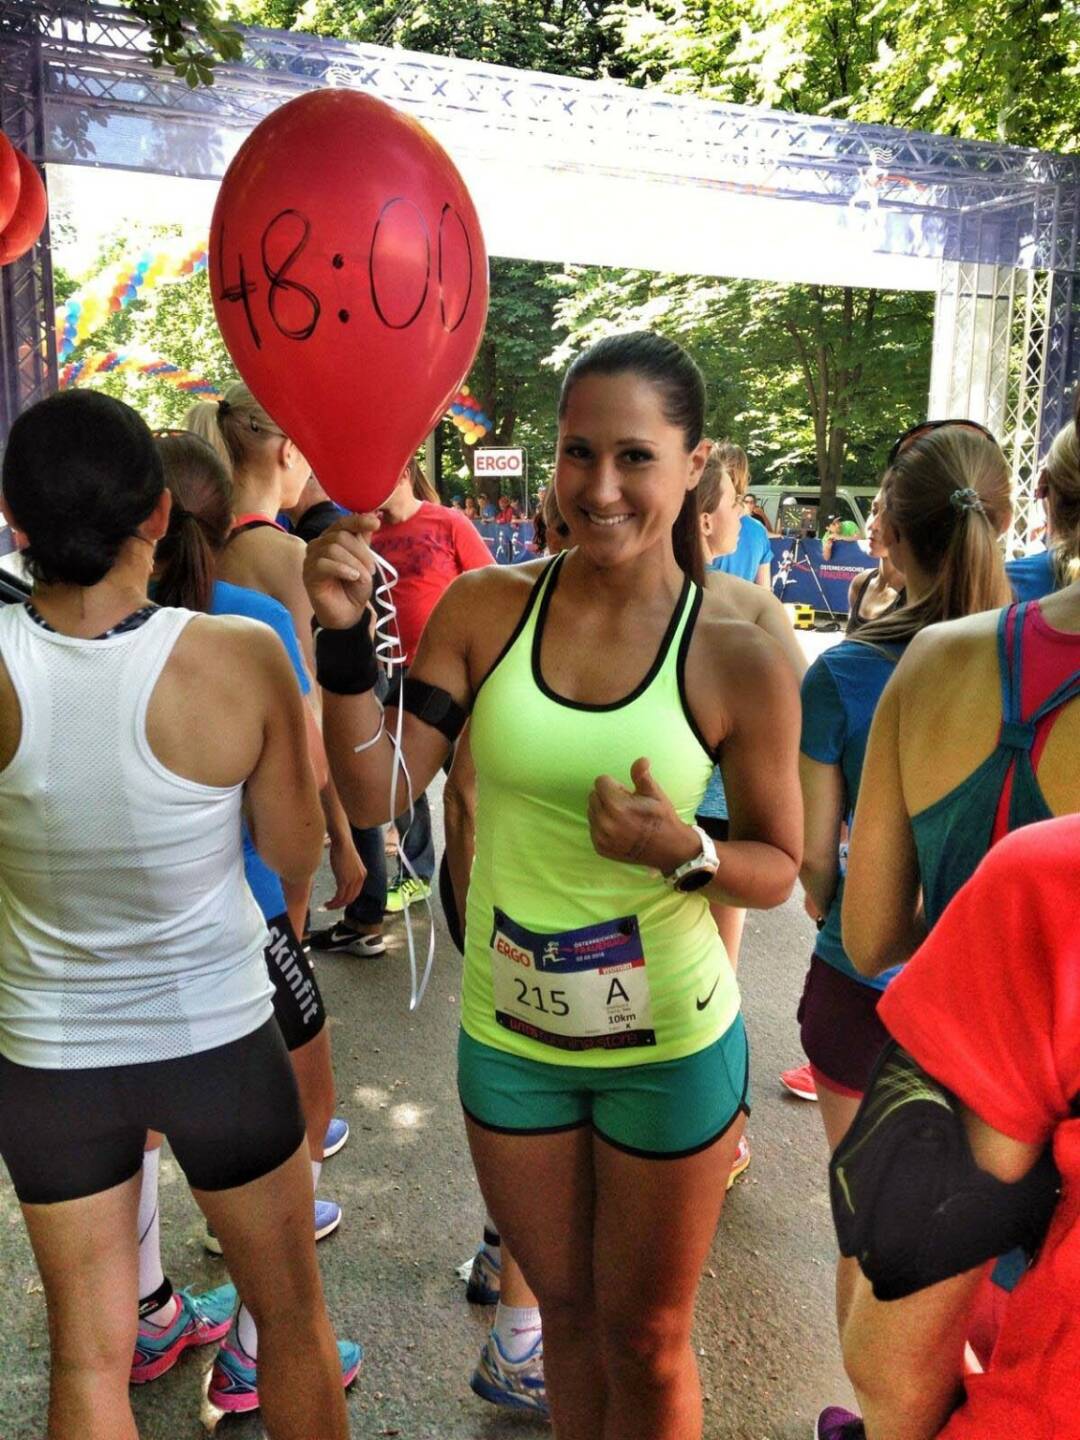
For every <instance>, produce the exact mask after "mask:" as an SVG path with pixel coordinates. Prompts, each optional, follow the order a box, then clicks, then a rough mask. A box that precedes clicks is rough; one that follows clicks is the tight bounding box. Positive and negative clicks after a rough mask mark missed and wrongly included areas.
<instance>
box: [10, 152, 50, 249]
mask: <svg viewBox="0 0 1080 1440" xmlns="http://www.w3.org/2000/svg"><path fill="white" fill-rule="evenodd" d="M15 160H16V162H17V164H18V167H19V193H18V196H17V198H16V201H15V208H14V210H12V212H11V214H10V215H9V217H8V221H7V224H6V225H5V226H4V228H3V230H0V265H10V264H11V262H12V261H13V260H18V258H19V256H20V255H25V254H26V252H27V251H28V250H29V249H30V248H31V247H32V246H33V244H34V243H35V241H36V240H37V238H38V236H39V235H40V234H41V232H42V230H43V229H44V228H45V217H46V215H47V214H48V211H49V202H48V198H47V196H46V194H45V185H44V183H43V181H42V179H41V176H40V175H39V174H38V172H37V166H36V165H33V164H31V162H30V161H29V160H28V159H27V158H26V156H25V155H24V154H23V152H22V151H21V150H16V151H15Z"/></svg>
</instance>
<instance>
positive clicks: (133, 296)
mask: <svg viewBox="0 0 1080 1440" xmlns="http://www.w3.org/2000/svg"><path fill="white" fill-rule="evenodd" d="M206 262H207V250H206V244H205V242H202V243H200V244H198V245H191V244H190V243H189V242H188V243H184V244H182V245H178V246H170V247H165V248H163V249H161V250H157V251H154V250H144V251H143V252H142V254H141V255H140V256H139V258H138V259H137V260H131V259H122V260H118V261H116V262H115V263H114V264H112V265H109V266H108V267H107V268H106V269H105V270H103V271H102V272H101V274H100V275H96V276H95V277H94V279H93V280H91V281H90V282H89V284H87V285H84V286H83V288H82V289H81V290H79V291H77V292H76V294H74V295H71V296H69V298H68V299H67V300H66V301H65V302H64V304H63V305H59V306H57V310H56V354H57V359H58V360H60V361H65V360H67V359H68V357H69V356H70V355H71V354H72V353H73V352H74V350H75V349H76V347H77V346H79V345H82V344H83V343H84V342H85V341H87V340H88V339H89V338H90V336H91V335H93V334H94V332H95V331H97V330H99V329H100V328H101V327H102V325H104V324H105V322H106V321H107V320H109V319H111V318H112V316H113V315H116V314H119V313H120V311H121V310H126V309H127V307H128V306H129V305H130V304H131V303H132V302H133V301H135V300H144V299H146V297H147V295H148V294H149V293H150V291H152V290H154V289H156V287H157V286H158V285H163V284H166V283H168V282H169V281H173V280H185V279H187V277H188V276H189V275H197V274H198V273H199V271H200V270H205V269H206Z"/></svg>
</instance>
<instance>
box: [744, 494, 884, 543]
mask: <svg viewBox="0 0 1080 1440" xmlns="http://www.w3.org/2000/svg"><path fill="white" fill-rule="evenodd" d="M877 492H878V487H877V486H876V485H840V486H838V487H837V490H836V503H835V504H834V505H832V506H831V507H830V509H829V514H830V515H839V517H840V520H841V523H843V522H844V521H851V522H852V523H853V524H855V525H857V526H858V531H859V537H860V538H863V539H864V538H865V536H866V522H867V520H868V519H869V518H870V506H871V504H872V503H873V499H874V496H875V495H876V494H877ZM748 493H749V494H750V495H752V496H753V498H754V500H755V501H756V503H757V505H758V506H759V507H760V508H761V510H762V511H764V513H765V517H766V521H767V528H768V530H769V531H770V533H772V534H774V535H816V536H820V535H822V534H823V532H824V529H825V525H826V523H827V520H828V516H826V515H822V514H820V513H819V512H820V510H821V490H820V488H819V487H818V486H817V485H751V486H750V489H749V492H748Z"/></svg>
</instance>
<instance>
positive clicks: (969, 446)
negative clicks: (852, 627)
mask: <svg viewBox="0 0 1080 1440" xmlns="http://www.w3.org/2000/svg"><path fill="white" fill-rule="evenodd" d="M881 490H882V510H883V512H884V513H885V515H886V516H887V517H888V519H889V520H890V521H891V522H892V524H893V525H894V526H895V527H896V529H897V530H898V531H899V533H900V534H901V535H902V536H903V537H904V539H905V540H906V541H907V543H908V545H909V547H910V549H911V551H912V554H913V555H914V557H915V559H916V561H917V562H918V564H919V567H920V569H921V570H922V571H923V573H924V574H926V575H928V576H930V577H932V583H931V585H930V588H929V590H928V591H927V592H926V594H925V595H923V597H922V598H921V599H920V600H918V601H916V602H915V603H913V604H910V605H905V606H903V607H902V608H901V609H900V610H896V611H894V612H893V613H892V614H891V615H883V616H881V617H880V618H879V619H877V620H871V621H870V622H869V624H867V625H864V626H863V627H862V628H861V629H860V630H859V632H858V634H857V635H856V636H855V638H856V639H857V640H863V641H865V642H867V643H869V644H877V645H881V644H886V645H888V644H903V643H905V642H906V641H908V640H910V639H911V638H912V636H914V635H916V634H918V632H919V631H920V630H922V629H923V628H924V627H925V626H927V625H936V624H937V623H938V622H939V621H941V620H955V619H958V618H959V617H960V616H962V615H974V614H977V613H978V612H979V611H982V610H996V609H999V608H1000V607H1001V606H1002V605H1008V603H1009V602H1010V600H1011V599H1012V591H1011V589H1010V587H1009V582H1008V580H1007V578H1006V575H1005V562H1004V558H1003V556H1002V552H1001V544H1000V537H1001V535H1002V534H1003V533H1004V531H1005V530H1006V528H1007V527H1008V524H1009V519H1010V516H1011V514H1012V494H1011V484H1010V477H1009V467H1008V464H1007V462H1006V460H1005V456H1004V455H1003V454H1002V452H1001V450H1000V449H999V447H998V446H997V445H996V444H994V442H993V441H992V440H989V439H987V438H986V437H985V436H983V435H981V434H979V433H978V432H977V431H974V430H969V429H965V428H964V427H962V426H959V425H949V426H943V427H942V428H941V429H939V430H932V431H930V432H929V433H928V434H926V435H923V436H921V437H920V438H919V439H918V440H916V441H914V442H913V443H912V444H911V445H909V446H908V448H907V449H906V450H904V451H903V452H902V453H901V454H900V456H899V457H898V458H897V460H896V462H895V463H894V464H893V466H892V468H891V469H890V470H889V471H888V472H887V473H886V475H885V478H884V480H883V481H882V487H881Z"/></svg>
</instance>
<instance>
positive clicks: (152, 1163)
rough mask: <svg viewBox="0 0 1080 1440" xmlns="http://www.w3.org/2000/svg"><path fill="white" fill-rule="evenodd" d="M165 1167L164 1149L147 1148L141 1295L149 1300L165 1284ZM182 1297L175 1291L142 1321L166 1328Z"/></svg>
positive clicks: (141, 1218) (141, 1203)
mask: <svg viewBox="0 0 1080 1440" xmlns="http://www.w3.org/2000/svg"><path fill="white" fill-rule="evenodd" d="M160 1167H161V1149H160V1147H159V1148H158V1149H156V1150H144V1151H143V1164H142V1186H141V1188H140V1190H139V1219H138V1226H139V1232H138V1233H139V1299H140V1300H145V1299H146V1298H147V1297H148V1296H150V1295H153V1293H154V1291H155V1290H160V1289H161V1287H162V1286H163V1285H164V1284H165V1271H164V1270H163V1269H162V1266H161V1216H160V1212H159V1210H158V1175H159V1173H160ZM178 1304H179V1301H178V1300H177V1299H176V1297H175V1295H173V1296H170V1297H169V1299H168V1300H167V1301H166V1302H165V1304H164V1305H162V1306H161V1308H160V1309H158V1310H152V1311H150V1313H149V1314H148V1315H143V1316H142V1317H141V1320H140V1323H141V1324H149V1325H157V1326H158V1328H159V1329H164V1328H165V1327H166V1326H167V1325H171V1324H172V1322H173V1320H174V1319H175V1318H176V1307H177V1305H178Z"/></svg>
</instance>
